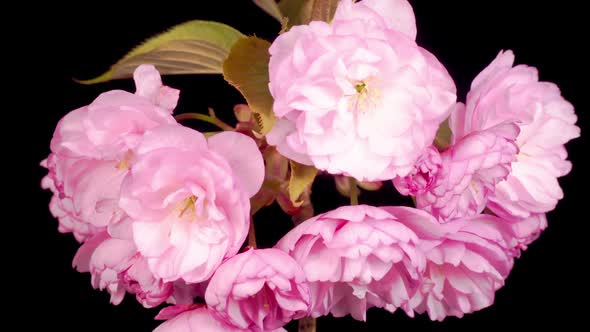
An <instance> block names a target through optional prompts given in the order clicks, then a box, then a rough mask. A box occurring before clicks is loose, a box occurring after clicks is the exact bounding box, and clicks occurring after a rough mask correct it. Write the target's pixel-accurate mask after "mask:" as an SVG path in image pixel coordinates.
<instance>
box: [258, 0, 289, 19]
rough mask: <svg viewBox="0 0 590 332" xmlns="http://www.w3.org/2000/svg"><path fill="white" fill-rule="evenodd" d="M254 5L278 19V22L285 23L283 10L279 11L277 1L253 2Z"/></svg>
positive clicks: (259, 0) (262, 0) (260, 0)
mask: <svg viewBox="0 0 590 332" xmlns="http://www.w3.org/2000/svg"><path fill="white" fill-rule="evenodd" d="M253 1H254V3H255V4H256V5H257V6H258V7H260V8H262V10H264V11H265V12H266V13H267V14H269V15H270V16H272V17H274V18H276V19H277V21H279V22H282V21H283V14H282V13H281V9H279V6H278V4H277V3H276V2H275V0H253Z"/></svg>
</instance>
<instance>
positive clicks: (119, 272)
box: [73, 232, 173, 308]
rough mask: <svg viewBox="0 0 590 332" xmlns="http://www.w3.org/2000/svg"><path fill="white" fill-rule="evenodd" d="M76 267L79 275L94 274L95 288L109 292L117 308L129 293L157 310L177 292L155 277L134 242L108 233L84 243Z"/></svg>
mask: <svg viewBox="0 0 590 332" xmlns="http://www.w3.org/2000/svg"><path fill="white" fill-rule="evenodd" d="M73 264H74V266H75V267H77V269H78V271H79V272H90V273H91V274H92V285H93V287H94V288H99V289H106V290H107V291H108V292H109V294H111V303H113V304H115V305H117V304H119V303H121V301H122V300H123V297H124V296H125V293H126V292H129V293H130V294H135V295H136V298H137V300H138V301H139V302H140V303H141V304H143V306H144V307H146V308H153V307H155V306H157V305H159V304H161V303H162V302H164V301H166V300H167V299H168V298H169V297H170V296H171V295H172V292H173V287H172V284H171V283H165V282H163V281H162V280H161V279H159V278H156V277H155V276H154V275H153V273H152V272H151V271H150V270H149V268H148V266H147V263H146V260H145V258H143V257H142V256H141V255H140V254H139V253H138V251H137V248H136V247H135V245H134V244H133V242H132V241H128V240H121V239H115V238H111V237H109V236H108V234H107V233H106V232H103V233H99V234H97V235H95V236H93V237H92V238H90V239H89V240H88V241H86V242H85V243H84V244H82V246H81V247H80V249H79V250H78V252H77V253H76V256H75V257H74V263H73Z"/></svg>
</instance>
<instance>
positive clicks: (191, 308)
mask: <svg viewBox="0 0 590 332" xmlns="http://www.w3.org/2000/svg"><path fill="white" fill-rule="evenodd" d="M156 319H167V321H166V322H164V323H163V324H162V325H160V326H158V327H157V328H156V329H155V330H154V332H193V331H207V332H251V331H253V330H244V329H238V328H234V327H232V326H230V325H227V324H226V323H224V322H223V321H221V320H218V319H216V318H215V317H214V316H213V315H212V314H211V310H209V309H208V308H207V307H206V306H203V305H187V306H175V307H168V308H164V309H162V311H160V313H159V314H158V316H156ZM268 332H285V329H283V328H279V329H276V330H272V331H268Z"/></svg>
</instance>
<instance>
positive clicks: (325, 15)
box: [310, 0, 349, 23]
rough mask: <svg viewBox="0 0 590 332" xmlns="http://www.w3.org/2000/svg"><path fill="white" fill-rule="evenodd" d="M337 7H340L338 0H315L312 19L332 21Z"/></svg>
mask: <svg viewBox="0 0 590 332" xmlns="http://www.w3.org/2000/svg"><path fill="white" fill-rule="evenodd" d="M347 1H349V0H347ZM336 7H338V0H314V2H313V6H312V8H311V19H310V20H311V21H324V22H328V23H330V22H332V18H333V17H334V14H335V13H336Z"/></svg>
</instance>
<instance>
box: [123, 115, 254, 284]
mask: <svg viewBox="0 0 590 332" xmlns="http://www.w3.org/2000/svg"><path fill="white" fill-rule="evenodd" d="M263 178H264V164H263V161H262V156H261V154H260V151H259V150H258V147H257V146H256V143H255V142H254V141H253V140H252V139H251V138H249V137H247V136H245V135H242V134H238V133H235V132H224V133H220V134H217V135H214V136H212V137H211V138H209V139H205V137H204V136H203V135H202V134H201V133H199V132H197V131H195V130H192V129H189V128H186V127H182V126H179V125H167V126H160V127H158V128H156V129H154V130H151V131H149V132H148V133H146V134H145V136H144V137H143V139H142V141H141V143H140V144H139V145H138V147H137V149H136V150H135V156H134V162H133V165H132V167H131V171H130V172H129V174H128V175H127V177H126V178H125V181H124V182H123V184H122V188H121V198H120V201H119V205H120V206H121V208H122V209H123V210H124V211H125V213H127V214H128V215H129V216H130V218H131V219H133V222H132V225H131V228H132V232H133V240H134V242H135V245H136V246H137V248H138V250H139V252H140V253H141V254H142V255H143V256H144V257H145V258H146V259H147V263H148V266H149V268H150V270H151V271H152V272H153V273H154V275H155V276H157V277H158V278H162V279H163V280H164V281H166V282H168V281H175V280H179V279H182V280H184V281H186V282H187V283H198V282H202V281H205V280H207V279H209V278H210V277H211V275H212V274H213V272H214V271H215V269H216V268H217V267H218V266H219V264H220V263H221V261H222V260H223V259H224V258H228V257H231V256H233V255H234V254H235V253H237V252H238V250H239V249H240V246H241V245H242V243H243V242H244V239H245V238H246V235H247V233H248V227H249V222H250V214H249V212H250V202H249V200H248V199H249V197H251V196H253V195H254V194H255V193H256V192H257V191H258V189H259V188H260V186H261V184H262V180H263Z"/></svg>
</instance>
